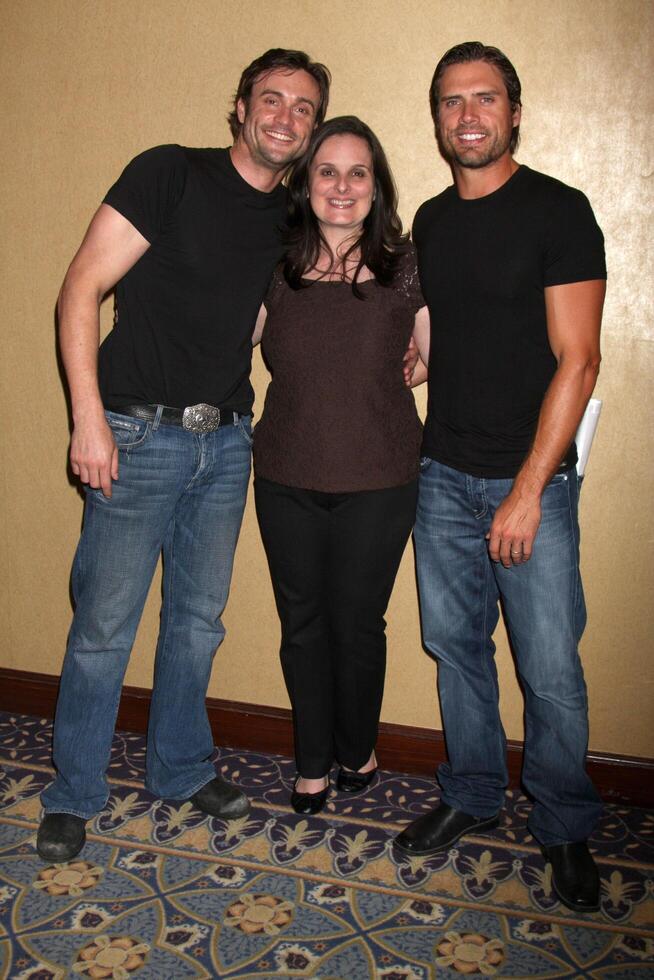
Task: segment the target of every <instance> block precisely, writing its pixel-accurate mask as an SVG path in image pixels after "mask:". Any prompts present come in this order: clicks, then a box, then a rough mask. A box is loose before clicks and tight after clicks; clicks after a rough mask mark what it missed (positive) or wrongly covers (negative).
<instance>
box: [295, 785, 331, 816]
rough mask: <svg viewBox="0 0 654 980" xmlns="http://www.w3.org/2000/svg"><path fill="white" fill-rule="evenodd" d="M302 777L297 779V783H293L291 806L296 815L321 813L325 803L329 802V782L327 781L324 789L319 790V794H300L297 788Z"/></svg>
mask: <svg viewBox="0 0 654 980" xmlns="http://www.w3.org/2000/svg"><path fill="white" fill-rule="evenodd" d="M299 778H300V777H299V776H296V777H295V782H294V783H293V792H292V793H291V806H292V807H293V809H294V810H295V812H296V813H311V814H314V813H320V811H321V810H322V808H323V807H324V805H325V803H326V802H327V794H328V793H329V780H327V785H326V786H325V788H324V789H321V790H319V791H318V792H317V793H298V792H297V790H296V789H295V787H296V786H297V781H298V779H299Z"/></svg>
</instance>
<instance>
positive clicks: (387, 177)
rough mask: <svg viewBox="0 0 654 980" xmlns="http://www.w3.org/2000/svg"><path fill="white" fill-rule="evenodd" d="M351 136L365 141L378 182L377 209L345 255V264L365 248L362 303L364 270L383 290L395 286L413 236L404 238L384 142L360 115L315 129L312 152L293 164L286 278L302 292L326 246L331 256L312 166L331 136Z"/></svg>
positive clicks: (357, 292) (354, 284) (361, 264)
mask: <svg viewBox="0 0 654 980" xmlns="http://www.w3.org/2000/svg"><path fill="white" fill-rule="evenodd" d="M350 135H351V136H358V137H360V138H361V139H362V140H364V141H365V142H366V143H367V144H368V146H369V147H370V153H371V155H372V170H373V178H374V182H375V191H374V196H373V202H372V207H371V208H370V211H369V213H368V215H367V216H366V218H365V220H364V222H363V234H362V235H361V238H360V239H359V240H358V241H356V242H353V243H352V245H351V246H350V248H349V249H348V250H347V252H346V253H345V255H344V256H343V263H344V264H345V259H347V257H348V256H349V255H351V253H352V252H354V251H355V250H356V249H357V248H360V249H361V258H360V260H359V264H358V266H357V268H356V271H355V273H354V276H353V277H352V278H353V281H352V290H353V292H354V294H355V296H357V297H359V298H362V295H363V294H362V293H361V291H360V290H359V289H358V288H357V279H358V276H359V273H360V272H361V269H362V268H363V267H364V266H367V267H368V269H370V271H371V272H372V273H373V274H374V276H375V278H376V279H377V281H378V282H379V283H380V284H381V285H382V286H388V285H390V283H391V282H392V281H393V278H394V276H395V273H396V270H397V267H398V263H399V261H400V256H401V255H403V254H404V253H405V252H406V251H407V249H408V244H407V243H408V237H409V236H408V235H405V234H403V233H402V222H401V220H400V217H399V215H398V213H397V204H398V199H397V188H396V186H395V181H394V180H393V174H392V173H391V168H390V167H389V165H388V160H387V159H386V154H385V153H384V150H383V148H382V145H381V143H380V142H379V140H378V139H377V137H376V136H375V134H374V133H373V131H372V130H371V129H370V127H369V126H367V125H366V124H365V123H364V122H362V121H361V120H360V119H358V118H357V117H356V116H335V117H334V118H333V119H329V120H328V121H327V122H326V123H324V125H322V126H321V127H320V128H319V129H316V130H315V132H314V134H313V137H312V139H311V143H310V145H309V149H308V150H307V152H306V153H305V155H304V156H303V157H302V158H301V159H300V160H298V162H297V163H296V164H294V166H293V168H292V170H291V175H290V178H289V181H288V193H289V214H288V222H287V232H286V244H287V252H286V257H285V262H284V275H285V277H286V280H287V282H288V283H289V285H290V286H292V287H293V288H294V289H299V288H300V286H301V285H302V277H303V276H304V275H305V273H306V272H308V271H309V270H310V269H313V268H315V266H316V263H317V261H318V258H319V256H320V249H321V247H322V248H326V249H327V252H328V253H330V252H331V249H330V248H329V245H328V244H327V242H326V241H325V239H324V237H323V236H322V234H321V232H320V226H319V224H318V219H317V218H316V216H315V214H314V213H313V211H312V209H311V204H310V202H309V175H310V170H311V164H312V162H313V159H314V157H315V155H316V153H317V152H318V149H319V148H320V147H321V146H322V144H323V143H324V142H325V140H327V139H329V137H330V136H350Z"/></svg>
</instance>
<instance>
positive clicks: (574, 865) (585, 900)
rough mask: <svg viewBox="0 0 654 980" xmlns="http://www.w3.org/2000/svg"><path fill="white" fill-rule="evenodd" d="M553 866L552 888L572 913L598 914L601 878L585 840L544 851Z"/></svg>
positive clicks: (546, 858) (546, 848) (544, 848)
mask: <svg viewBox="0 0 654 980" xmlns="http://www.w3.org/2000/svg"><path fill="white" fill-rule="evenodd" d="M543 855H544V857H545V860H546V861H549V863H550V864H551V865H552V887H553V888H554V891H555V893H556V896H557V898H559V899H560V900H561V901H562V902H563V904H564V905H567V907H568V908H569V909H572V911H573V912H597V910H598V909H599V907H600V877H599V872H598V870H597V865H596V864H595V862H594V861H593V857H592V855H591V853H590V851H589V850H588V845H587V844H586V841H585V840H580V841H574V842H573V843H572V844H555V845H554V846H552V847H543Z"/></svg>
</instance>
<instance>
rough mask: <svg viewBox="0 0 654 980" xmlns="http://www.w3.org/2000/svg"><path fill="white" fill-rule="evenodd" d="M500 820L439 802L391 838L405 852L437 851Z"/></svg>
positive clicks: (426, 852) (424, 852)
mask: <svg viewBox="0 0 654 980" xmlns="http://www.w3.org/2000/svg"><path fill="white" fill-rule="evenodd" d="M499 822H500V820H499V817H498V816H497V814H495V816H494V817H473V816H471V815H470V814H469V813H464V812H463V811H462V810H454V809H452V807H451V806H448V805H447V803H441V804H440V806H438V807H436V809H435V810H431V811H430V812H429V813H425V814H423V816H422V817H418V819H417V820H414V821H413V823H410V824H409V826H408V827H405V828H404V830H403V831H402V833H401V834H399V835H398V836H397V837H396V838H395V841H394V844H395V846H396V847H398V848H399V849H400V851H403V852H404V853H405V854H416V855H423V854H438V852H439V851H444V850H445V849H446V848H448V847H450V846H451V845H452V844H454V843H455V842H456V841H458V839H459V838H460V837H463V835H464V834H478V833H479V832H480V831H482V830H490V828H491V827H497V825H498V824H499Z"/></svg>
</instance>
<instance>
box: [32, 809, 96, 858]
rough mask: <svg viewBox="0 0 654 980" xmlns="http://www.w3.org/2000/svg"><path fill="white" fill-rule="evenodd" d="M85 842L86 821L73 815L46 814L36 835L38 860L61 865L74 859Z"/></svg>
mask: <svg viewBox="0 0 654 980" xmlns="http://www.w3.org/2000/svg"><path fill="white" fill-rule="evenodd" d="M85 841H86V820H84V819H83V818H82V817H76V816H75V814H74V813H46V815H45V816H44V817H43V820H42V821H41V826H40V827H39V831H38V833H37V835H36V850H37V853H38V855H39V857H40V858H42V859H43V860H44V861H50V862H51V863H52V864H63V863H64V862H66V861H70V860H71V859H72V858H74V857H75V856H76V855H77V854H79V852H80V851H81V850H82V848H83V847H84V843H85Z"/></svg>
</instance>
